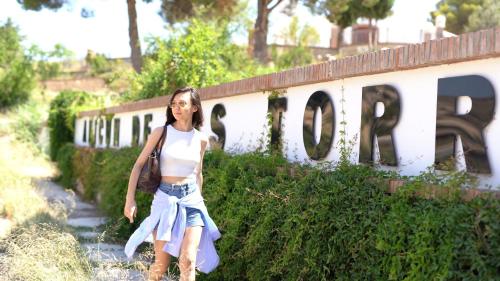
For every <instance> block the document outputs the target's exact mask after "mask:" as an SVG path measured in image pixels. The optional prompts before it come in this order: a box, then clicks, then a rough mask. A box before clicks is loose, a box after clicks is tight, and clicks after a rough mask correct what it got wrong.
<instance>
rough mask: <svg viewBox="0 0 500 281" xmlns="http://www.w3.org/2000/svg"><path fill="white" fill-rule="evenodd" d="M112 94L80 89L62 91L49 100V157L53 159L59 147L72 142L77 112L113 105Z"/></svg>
mask: <svg viewBox="0 0 500 281" xmlns="http://www.w3.org/2000/svg"><path fill="white" fill-rule="evenodd" d="M112 98H113V97H112V96H109V95H99V94H95V93H87V92H81V91H62V92H60V93H59V94H58V95H57V96H56V97H55V98H54V99H53V100H52V101H51V102H50V111H49V118H48V126H49V136H50V143H49V146H50V158H51V159H52V160H55V159H56V158H57V153H58V151H59V148H60V147H61V146H62V145H64V144H65V143H66V142H73V136H74V130H75V128H74V126H75V119H76V114H77V112H80V111H84V110H91V109H96V108H103V107H106V106H111V105H113V100H112Z"/></svg>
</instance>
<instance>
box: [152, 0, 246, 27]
mask: <svg viewBox="0 0 500 281" xmlns="http://www.w3.org/2000/svg"><path fill="white" fill-rule="evenodd" d="M237 7H238V0H162V5H161V16H162V17H163V19H164V20H165V21H166V22H167V23H169V24H171V25H172V24H175V23H178V22H184V21H186V20H189V19H191V18H193V17H198V18H204V19H208V20H214V19H217V18H220V19H227V18H229V17H230V16H231V15H233V13H234V12H235V9H236V8H237Z"/></svg>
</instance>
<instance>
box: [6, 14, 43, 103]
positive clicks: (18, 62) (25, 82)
mask: <svg viewBox="0 0 500 281" xmlns="http://www.w3.org/2000/svg"><path fill="white" fill-rule="evenodd" d="M21 42H22V37H21V36H20V35H19V30H18V28H17V27H15V26H14V25H13V23H12V21H11V20H10V19H8V20H7V22H6V23H5V24H4V25H0V108H7V107H11V106H13V105H15V104H19V103H22V102H25V101H26V100H28V98H29V95H30V93H31V90H32V89H33V88H34V86H35V80H34V75H35V73H34V71H33V66H32V63H31V57H30V56H29V55H27V54H25V50H24V48H23V47H22V45H21Z"/></svg>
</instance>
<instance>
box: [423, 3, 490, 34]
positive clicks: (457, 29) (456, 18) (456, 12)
mask: <svg viewBox="0 0 500 281" xmlns="http://www.w3.org/2000/svg"><path fill="white" fill-rule="evenodd" d="M482 3H483V0H441V1H439V2H438V3H437V4H436V8H437V9H436V11H433V12H431V17H432V19H433V20H434V19H435V18H436V17H437V16H438V15H444V16H446V28H445V29H446V30H448V31H449V32H452V33H455V34H461V33H463V32H464V31H465V28H466V26H467V25H468V22H469V17H470V16H471V15H472V14H473V13H474V12H475V11H477V10H478V9H479V8H480V7H481V5H482Z"/></svg>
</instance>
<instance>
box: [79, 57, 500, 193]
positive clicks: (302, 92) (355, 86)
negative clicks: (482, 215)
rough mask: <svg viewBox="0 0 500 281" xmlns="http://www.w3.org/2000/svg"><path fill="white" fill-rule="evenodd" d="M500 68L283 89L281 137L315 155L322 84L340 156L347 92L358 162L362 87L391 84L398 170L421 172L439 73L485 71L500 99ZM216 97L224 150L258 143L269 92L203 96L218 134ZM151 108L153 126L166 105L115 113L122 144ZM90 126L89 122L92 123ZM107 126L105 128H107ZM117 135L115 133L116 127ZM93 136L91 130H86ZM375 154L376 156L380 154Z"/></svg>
mask: <svg viewBox="0 0 500 281" xmlns="http://www.w3.org/2000/svg"><path fill="white" fill-rule="evenodd" d="M499 73H500V58H492V59H482V60H476V61H469V62H463V63H455V64H451V65H439V66H433V67H425V68H418V69H414V70H406V71H399V72H390V73H383V74H375V75H369V76H360V77H353V78H346V79H341V80H337V81H331V82H324V83H316V84H310V85H303V86H297V87H292V88H288V89H287V90H286V93H284V94H283V96H284V97H287V99H288V101H287V103H288V109H287V111H286V112H285V113H284V119H283V128H282V130H283V131H282V137H283V139H284V140H285V148H284V149H285V151H284V154H285V155H286V157H287V158H288V159H290V160H292V161H294V160H299V161H311V160H310V159H309V157H308V155H307V153H306V150H305V148H304V144H303V139H302V122H303V118H304V109H305V106H306V103H307V100H308V99H309V97H310V95H311V94H313V93H314V92H316V91H319V90H321V91H325V92H326V93H328V94H329V95H330V97H331V99H332V101H333V105H334V111H335V132H334V139H333V147H332V149H331V150H330V152H329V154H328V156H327V157H326V159H324V160H323V161H336V160H338V159H339V149H338V142H339V138H340V132H339V131H340V130H341V125H340V121H341V120H342V115H341V107H342V103H341V99H342V94H343V96H344V99H345V103H344V110H345V118H346V122H347V136H348V138H349V139H353V140H355V145H354V147H353V155H352V161H353V162H357V159H358V154H359V144H360V142H359V138H360V136H359V131H360V126H361V103H362V100H361V98H362V88H363V87H366V86H374V85H381V84H388V85H391V86H393V87H395V88H396V89H397V90H398V92H399V94H400V99H401V114H400V117H399V123H398V124H397V126H396V127H395V128H394V130H393V136H394V142H395V146H396V149H397V156H398V158H399V159H398V163H399V165H398V167H397V170H398V171H399V172H401V173H402V174H403V175H417V174H419V173H420V172H422V171H424V170H425V169H426V168H427V167H429V166H431V165H432V164H433V163H434V154H435V132H436V106H437V86H438V79H439V78H446V77H453V76H462V75H481V76H483V77H485V78H487V79H488V80H489V81H490V82H491V83H492V85H493V87H494V90H495V93H496V100H497V101H496V102H497V103H498V102H499V101H500V96H499V95H500V77H499V75H498V74H499ZM217 103H222V104H223V105H224V107H225V109H226V116H225V117H223V118H222V119H221V122H222V123H223V124H224V126H225V130H226V144H225V150H226V151H232V152H243V151H248V150H252V149H255V147H256V146H257V145H258V141H259V138H262V136H265V135H266V128H267V125H266V123H267V118H266V114H267V108H268V94H267V93H266V94H264V93H262V92H258V93H252V94H245V95H238V96H233V97H226V98H220V99H212V100H206V101H203V102H202V106H203V110H204V118H205V124H204V126H203V128H202V131H203V132H204V133H206V134H207V135H214V134H213V133H212V131H211V128H210V115H211V112H212V109H213V107H214V105H216V104H217ZM467 105H468V104H467V100H464V101H462V104H461V105H460V104H459V106H461V107H463V109H462V110H463V111H465V112H466V111H467V110H468V108H467ZM147 113H153V121H152V123H151V124H152V129H154V128H155V127H157V126H161V125H162V124H163V123H164V122H165V106H161V107H158V108H155V109H152V110H143V111H136V112H127V113H120V114H116V115H115V116H114V118H120V119H121V125H120V129H121V132H120V146H121V147H122V146H129V145H130V144H131V143H130V140H131V135H132V116H134V115H139V116H140V120H141V136H140V140H141V141H140V142H141V143H142V139H143V136H142V126H143V125H142V124H143V123H142V122H144V114H147ZM498 117H499V116H498V111H495V117H494V119H493V121H492V122H491V123H490V124H489V126H488V127H486V129H485V130H484V135H485V138H486V145H487V149H488V157H489V161H490V165H491V169H492V175H488V176H481V177H480V178H481V180H482V181H481V182H482V185H493V186H494V187H495V188H498V186H500V146H498V145H495V144H496V143H495V141H496V142H498V139H500V123H499V121H498V119H499V118H498ZM83 120H90V119H89V118H88V117H85V118H79V119H78V120H77V122H76V133H75V143H76V144H77V145H81V146H88V142H87V143H83V142H82V136H83V132H82V130H83ZM319 122H321V120H319ZM88 127H89V126H88V124H87V129H88ZM103 130H104V132H105V129H103ZM112 135H113V133H111V136H112ZM88 137H89V133H87V138H88ZM111 144H112V141H111ZM100 147H102V146H100ZM458 154H460V151H459V153H458ZM375 158H376V159H377V157H375ZM459 161H460V166H461V167H465V161H464V159H463V158H460V157H459ZM313 162H315V161H313ZM383 168H384V167H383ZM385 168H387V169H393V168H389V167H385Z"/></svg>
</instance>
